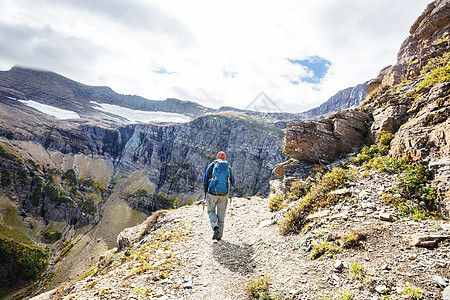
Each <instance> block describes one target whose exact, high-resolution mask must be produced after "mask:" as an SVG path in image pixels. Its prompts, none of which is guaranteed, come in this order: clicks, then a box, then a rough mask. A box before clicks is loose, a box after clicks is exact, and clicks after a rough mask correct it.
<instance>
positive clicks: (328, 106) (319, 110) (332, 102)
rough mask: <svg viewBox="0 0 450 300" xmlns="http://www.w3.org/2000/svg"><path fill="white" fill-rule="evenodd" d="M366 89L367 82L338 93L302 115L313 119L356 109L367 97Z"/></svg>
mask: <svg viewBox="0 0 450 300" xmlns="http://www.w3.org/2000/svg"><path fill="white" fill-rule="evenodd" d="M366 87H367V82H365V83H363V84H358V85H356V86H354V87H349V88H346V89H344V90H342V91H339V92H337V93H336V95H334V96H332V97H331V98H330V99H328V100H327V101H326V102H325V103H323V104H321V105H320V106H319V107H316V108H313V109H310V110H308V111H307V112H305V113H304V114H305V115H306V116H307V117H309V118H314V117H321V116H326V115H327V114H330V113H332V112H335V111H339V110H342V109H347V108H350V107H356V106H358V105H359V104H360V103H361V101H363V100H364V99H365V98H366V97H367V91H366Z"/></svg>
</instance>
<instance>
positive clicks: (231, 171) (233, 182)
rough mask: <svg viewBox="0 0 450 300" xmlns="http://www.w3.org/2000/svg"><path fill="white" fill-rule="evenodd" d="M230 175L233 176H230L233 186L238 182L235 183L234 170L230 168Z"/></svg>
mask: <svg viewBox="0 0 450 300" xmlns="http://www.w3.org/2000/svg"><path fill="white" fill-rule="evenodd" d="M230 174H231V176H230V183H231V185H232V186H233V185H234V184H235V183H236V182H235V181H234V174H233V169H231V167H230Z"/></svg>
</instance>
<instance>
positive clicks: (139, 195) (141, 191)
mask: <svg viewBox="0 0 450 300" xmlns="http://www.w3.org/2000/svg"><path fill="white" fill-rule="evenodd" d="M150 195H151V194H150V193H149V192H148V191H147V190H146V189H143V188H141V189H139V190H137V191H136V192H135V193H134V194H133V195H131V197H136V198H142V197H149V196H150Z"/></svg>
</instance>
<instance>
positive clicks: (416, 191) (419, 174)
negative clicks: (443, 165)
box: [398, 164, 432, 200]
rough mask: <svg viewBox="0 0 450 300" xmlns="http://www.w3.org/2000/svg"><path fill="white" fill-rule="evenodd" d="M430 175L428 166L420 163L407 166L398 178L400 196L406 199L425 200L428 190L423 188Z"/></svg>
mask: <svg viewBox="0 0 450 300" xmlns="http://www.w3.org/2000/svg"><path fill="white" fill-rule="evenodd" d="M431 177H432V176H431V172H430V170H429V169H428V166H425V165H421V164H417V165H412V166H409V167H408V168H406V170H405V171H404V172H403V173H402V175H401V176H400V177H399V178H398V186H399V188H400V189H401V194H402V196H403V197H405V198H407V199H414V198H417V199H421V200H426V199H427V196H428V193H429V191H428V190H425V189H424V188H425V187H426V184H427V183H429V181H430V179H431Z"/></svg>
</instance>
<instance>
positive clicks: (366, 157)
mask: <svg viewBox="0 0 450 300" xmlns="http://www.w3.org/2000/svg"><path fill="white" fill-rule="evenodd" d="M394 137H395V135H394V134H392V133H390V132H387V131H384V130H383V131H381V136H380V139H379V141H378V144H374V145H371V146H370V147H367V146H364V147H363V148H362V149H361V152H360V153H359V154H358V155H357V156H356V157H350V159H349V160H350V162H351V163H354V164H356V165H358V166H360V165H362V164H363V163H365V162H368V161H370V160H371V159H373V158H374V157H376V156H380V155H387V154H388V152H389V149H390V144H391V141H392V139H393V138H394Z"/></svg>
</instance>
